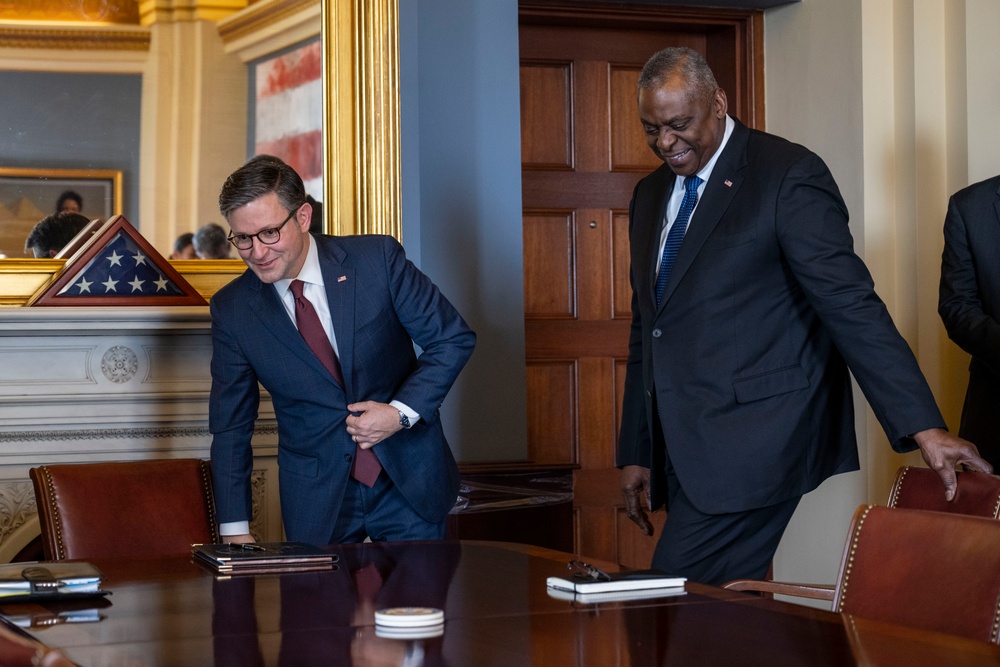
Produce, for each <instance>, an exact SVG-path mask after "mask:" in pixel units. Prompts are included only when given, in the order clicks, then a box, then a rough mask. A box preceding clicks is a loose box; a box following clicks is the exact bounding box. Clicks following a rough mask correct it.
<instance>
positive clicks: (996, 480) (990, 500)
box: [887, 466, 1000, 519]
mask: <svg viewBox="0 0 1000 667" xmlns="http://www.w3.org/2000/svg"><path fill="white" fill-rule="evenodd" d="M956 474H957V475H958V490H957V491H956V492H955V497H954V498H953V499H952V500H951V502H948V501H947V500H945V498H944V487H943V486H942V485H941V478H940V477H938V475H937V473H936V472H934V471H933V470H931V469H930V468H918V467H914V466H904V467H902V468H900V469H899V470H897V471H896V479H895V480H894V481H893V483H892V489H891V490H890V491H889V502H888V503H887V504H888V506H889V507H898V508H907V509H917V510H931V511H933V512H951V513H954V514H969V515H971V516H985V517H988V518H990V519H997V518H1000V477H998V476H996V475H987V474H986V473H982V472H959V473H956Z"/></svg>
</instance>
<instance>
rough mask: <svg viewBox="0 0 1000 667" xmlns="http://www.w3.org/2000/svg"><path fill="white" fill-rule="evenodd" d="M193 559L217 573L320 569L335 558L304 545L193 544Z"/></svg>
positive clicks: (332, 555) (263, 543)
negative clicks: (215, 570) (251, 570)
mask: <svg viewBox="0 0 1000 667" xmlns="http://www.w3.org/2000/svg"><path fill="white" fill-rule="evenodd" d="M191 551H192V553H193V554H194V556H195V557H196V558H197V559H199V560H200V561H202V562H204V563H206V564H208V565H210V566H211V567H213V568H215V569H217V570H218V571H219V572H236V571H241V570H250V569H253V570H258V571H259V570H267V569H273V570H278V569H294V568H300V567H301V568H307V567H308V568H311V569H319V568H324V567H328V566H332V565H333V563H335V562H337V559H338V557H337V556H336V555H334V554H331V553H329V552H327V551H324V550H322V549H320V548H319V547H317V546H314V545H312V544H306V543H305V542H256V543H253V544H194V545H192V546H191Z"/></svg>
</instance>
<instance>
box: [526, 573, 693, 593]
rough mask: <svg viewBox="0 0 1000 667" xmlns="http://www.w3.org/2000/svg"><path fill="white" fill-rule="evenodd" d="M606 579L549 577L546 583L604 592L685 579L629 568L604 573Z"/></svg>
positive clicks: (659, 585)
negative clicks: (628, 569) (624, 570)
mask: <svg viewBox="0 0 1000 667" xmlns="http://www.w3.org/2000/svg"><path fill="white" fill-rule="evenodd" d="M604 576H606V577H607V578H608V579H607V580H601V579H593V578H584V577H572V576H570V577H549V578H548V579H547V580H546V583H547V584H548V585H549V586H550V587H551V588H558V589H560V590H564V591H573V592H574V593H604V592H611V591H635V590H642V589H649V588H678V587H683V586H684V582H685V581H687V579H686V578H685V577H675V576H671V575H668V574H664V573H663V572H660V571H658V570H630V571H627V572H612V573H609V574H606V575H604Z"/></svg>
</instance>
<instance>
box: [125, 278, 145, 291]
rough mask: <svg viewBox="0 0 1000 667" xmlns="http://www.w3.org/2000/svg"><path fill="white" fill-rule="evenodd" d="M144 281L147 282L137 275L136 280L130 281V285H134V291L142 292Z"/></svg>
mask: <svg viewBox="0 0 1000 667" xmlns="http://www.w3.org/2000/svg"><path fill="white" fill-rule="evenodd" d="M144 282H146V281H145V280H139V277H138V276H136V278H135V280H133V281H132V282H130V283H129V285H131V286H132V291H133V292H141V291H142V284H143V283H144Z"/></svg>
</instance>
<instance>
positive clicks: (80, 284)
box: [76, 277, 93, 294]
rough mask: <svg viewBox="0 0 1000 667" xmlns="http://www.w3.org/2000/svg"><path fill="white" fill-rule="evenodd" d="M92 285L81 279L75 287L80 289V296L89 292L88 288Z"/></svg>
mask: <svg viewBox="0 0 1000 667" xmlns="http://www.w3.org/2000/svg"><path fill="white" fill-rule="evenodd" d="M92 284H93V283H90V282H88V281H87V279H86V278H83V277H81V278H80V282H78V283H77V284H76V286H77V287H79V288H80V294H83V293H84V292H89V291H90V286H91V285H92Z"/></svg>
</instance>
